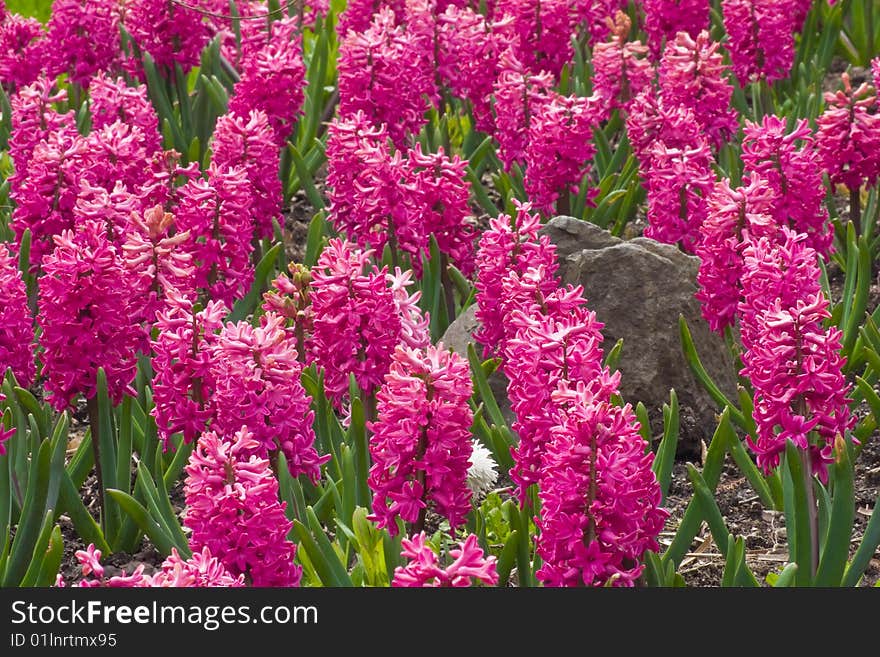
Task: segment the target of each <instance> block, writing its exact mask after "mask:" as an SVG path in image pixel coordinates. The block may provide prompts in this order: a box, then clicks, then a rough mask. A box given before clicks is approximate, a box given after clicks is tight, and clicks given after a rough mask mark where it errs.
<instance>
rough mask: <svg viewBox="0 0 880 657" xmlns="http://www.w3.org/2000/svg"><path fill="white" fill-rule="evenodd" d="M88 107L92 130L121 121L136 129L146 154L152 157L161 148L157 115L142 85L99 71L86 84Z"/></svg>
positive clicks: (145, 88)
mask: <svg viewBox="0 0 880 657" xmlns="http://www.w3.org/2000/svg"><path fill="white" fill-rule="evenodd" d="M89 109H90V110H91V115H92V130H94V131H98V130H100V129H101V128H104V127H106V126H108V125H112V124H113V123H115V122H117V121H122V122H123V123H126V124H130V125H135V126H137V127H138V128H140V130H141V135H142V137H143V143H144V149H145V151H146V154H147V155H149V156H152V155H154V154H155V153H157V152H158V151H160V150H161V149H162V135H161V134H160V132H159V118H158V116H157V115H156V110H155V109H154V108H153V105H152V103H150V99H149V97H148V96H147V87H146V86H145V85H139V86H137V87H129V86H127V85H126V84H125V80H124V79H123V78H111V77H109V76H105V75H103V74H102V73H99V74H97V75H96V76H95V77H93V78H92V81H91V82H90V83H89Z"/></svg>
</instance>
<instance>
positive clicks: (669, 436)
mask: <svg viewBox="0 0 880 657" xmlns="http://www.w3.org/2000/svg"><path fill="white" fill-rule="evenodd" d="M678 419H679V418H678V396H677V395H676V394H675V390H670V391H669V404H663V439H662V440H661V441H660V447H658V448H657V455H656V456H655V457H654V463H653V464H652V465H651V469H652V470H653V471H654V474H655V475H656V476H657V482H658V483H659V484H660V492H661V493H662V494H663V500H664V501H665V500H666V495H667V494H668V493H669V484H670V483H671V482H672V467H673V465H675V452H676V449H677V448H678Z"/></svg>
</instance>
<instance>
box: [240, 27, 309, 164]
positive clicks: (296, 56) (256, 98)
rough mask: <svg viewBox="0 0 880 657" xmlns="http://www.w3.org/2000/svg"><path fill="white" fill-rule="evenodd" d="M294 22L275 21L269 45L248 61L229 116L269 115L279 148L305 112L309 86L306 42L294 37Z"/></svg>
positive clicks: (243, 64)
mask: <svg viewBox="0 0 880 657" xmlns="http://www.w3.org/2000/svg"><path fill="white" fill-rule="evenodd" d="M291 20H293V19H286V20H285V21H275V22H274V23H273V24H272V28H271V34H270V37H269V41H268V43H267V44H266V45H265V46H264V47H262V48H260V49H258V50H255V51H254V52H252V53H250V54H248V55H247V56H246V57H245V58H244V60H243V61H242V64H241V79H240V80H239V81H238V82H236V84H235V88H234V89H233V93H232V98H230V100H229V112H230V113H234V114H237V115H238V116H241V117H247V116H250V113H251V112H252V111H254V110H262V111H263V112H265V113H266V118H267V119H268V120H269V125H270V126H271V127H272V131H273V133H274V140H275V145H276V146H277V147H279V148H281V147H283V146H284V144H285V142H286V141H287V138H288V137H289V136H290V134H291V133H292V132H293V128H294V126H295V124H296V120H297V117H298V116H299V115H300V113H301V112H302V107H303V99H304V98H305V95H304V92H305V87H306V84H307V81H306V66H305V64H304V63H303V58H302V42H301V39H300V37H299V36H294V34H293V30H292V29H291V23H290V21H291Z"/></svg>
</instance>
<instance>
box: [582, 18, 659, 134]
mask: <svg viewBox="0 0 880 657" xmlns="http://www.w3.org/2000/svg"><path fill="white" fill-rule="evenodd" d="M630 27H631V23H630V19H629V16H627V15H626V14H624V13H623V12H622V11H619V12H618V13H617V15H616V17H615V19H614V23H613V28H612V31H611V38H610V39H609V40H608V41H603V42H600V43H597V44H596V45H595V46H593V80H592V82H593V94H594V95H595V96H596V97H597V98H598V101H599V102H598V103H597V105H598V106H599V111H600V112H603V116H602V118H603V119H604V118H607V116H609V115H610V114H611V112H612V111H613V110H614V109H616V108H624V109H627V108H628V107H629V105H630V103H631V102H632V101H633V99H634V98H636V96H638V95H639V94H640V93H642V91H644V90H645V89H646V88H647V87H648V86H650V84H651V80H652V79H653V77H654V67H653V66H652V64H651V62H650V60H649V59H648V58H647V56H646V55H647V54H648V48H647V46H645V45H643V44H642V42H641V41H627V35H628V34H629V31H630Z"/></svg>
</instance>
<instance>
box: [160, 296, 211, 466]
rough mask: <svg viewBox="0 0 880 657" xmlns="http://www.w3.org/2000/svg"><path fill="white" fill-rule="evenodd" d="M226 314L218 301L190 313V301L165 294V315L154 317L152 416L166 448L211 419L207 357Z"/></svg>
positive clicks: (199, 430) (197, 431)
mask: <svg viewBox="0 0 880 657" xmlns="http://www.w3.org/2000/svg"><path fill="white" fill-rule="evenodd" d="M227 312H228V309H227V308H226V306H225V305H223V303H222V302H220V301H209V302H208V303H207V304H206V305H205V307H204V308H203V309H201V310H195V309H194V307H193V301H192V299H189V298H186V297H185V296H182V295H180V294H179V293H177V292H174V291H169V294H168V303H167V306H166V308H165V310H163V311H160V312H159V313H158V314H157V317H156V328H157V329H158V331H157V334H156V337H155V338H154V339H153V341H152V350H153V354H154V355H153V370H154V372H155V378H154V379H153V402H154V404H155V406H154V408H153V411H152V413H153V416H154V417H155V418H156V427H157V428H158V431H159V437H160V438H161V439H162V441H163V442H164V444H165V448H166V449H168V447H169V446H170V444H171V442H170V439H171V436H172V435H173V434H175V433H178V432H182V433H183V439H184V441H185V442H187V443H190V442H192V441H193V440H194V439H195V438H196V437H197V436H198V435H199V434H201V433H202V432H203V431H204V430H205V428H206V427H207V424H208V422H209V421H210V419H211V417H212V415H213V408H212V406H211V405H210V400H211V399H212V397H213V394H214V379H213V374H212V371H211V354H212V351H213V347H214V345H215V344H216V342H217V331H218V330H219V329H220V327H221V326H222V324H223V318H224V317H225V316H226V314H227Z"/></svg>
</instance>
